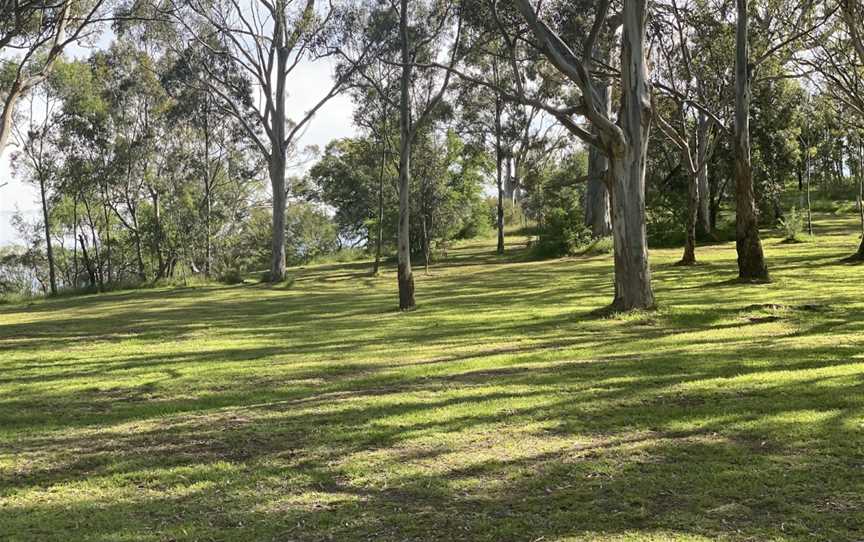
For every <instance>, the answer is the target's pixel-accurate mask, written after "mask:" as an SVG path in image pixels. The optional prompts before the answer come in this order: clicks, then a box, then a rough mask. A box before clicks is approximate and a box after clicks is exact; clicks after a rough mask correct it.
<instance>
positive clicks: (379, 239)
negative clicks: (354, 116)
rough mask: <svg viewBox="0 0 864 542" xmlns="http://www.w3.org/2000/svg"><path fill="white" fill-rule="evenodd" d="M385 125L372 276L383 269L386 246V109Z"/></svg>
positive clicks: (385, 113)
mask: <svg viewBox="0 0 864 542" xmlns="http://www.w3.org/2000/svg"><path fill="white" fill-rule="evenodd" d="M383 111H384V113H383V115H382V116H383V118H384V123H383V126H382V128H381V166H380V167H379V169H378V231H377V233H376V235H375V266H374V267H373V268H372V274H373V275H377V274H378V270H379V269H380V267H381V249H382V246H383V245H384V168H385V167H386V163H387V143H386V141H387V124H386V119H387V109H386V108H384V110H383Z"/></svg>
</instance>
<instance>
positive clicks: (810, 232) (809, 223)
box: [806, 152, 813, 236]
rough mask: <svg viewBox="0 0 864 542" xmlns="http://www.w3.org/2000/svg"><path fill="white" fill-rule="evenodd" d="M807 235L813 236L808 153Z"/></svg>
mask: <svg viewBox="0 0 864 542" xmlns="http://www.w3.org/2000/svg"><path fill="white" fill-rule="evenodd" d="M806 194H807V234H808V235H811V236H812V235H813V213H812V212H811V210H810V153H809V152H808V153H807V190H806Z"/></svg>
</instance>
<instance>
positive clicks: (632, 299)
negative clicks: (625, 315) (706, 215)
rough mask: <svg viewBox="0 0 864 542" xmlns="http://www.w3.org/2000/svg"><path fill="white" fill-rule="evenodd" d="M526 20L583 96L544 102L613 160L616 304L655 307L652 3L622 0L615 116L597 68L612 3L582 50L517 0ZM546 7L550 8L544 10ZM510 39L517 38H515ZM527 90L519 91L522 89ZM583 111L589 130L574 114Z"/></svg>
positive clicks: (597, 14)
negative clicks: (648, 222) (650, 180)
mask: <svg viewBox="0 0 864 542" xmlns="http://www.w3.org/2000/svg"><path fill="white" fill-rule="evenodd" d="M516 5H517V7H518V9H519V13H520V14H521V16H522V18H523V19H524V20H525V21H526V22H527V24H528V28H529V31H530V32H531V35H533V38H534V45H535V46H536V47H537V49H538V50H539V51H540V52H541V53H542V54H543V56H544V57H545V58H546V59H547V60H548V61H549V63H550V64H551V65H552V66H553V67H554V70H555V71H554V73H551V74H549V75H548V76H556V77H563V78H565V79H566V80H567V82H569V83H570V84H572V85H573V87H575V90H576V91H577V92H578V97H576V98H572V97H571V98H570V99H569V100H564V102H565V103H564V104H563V106H562V105H558V106H547V110H549V111H551V112H553V113H554V114H555V116H556V118H557V119H558V120H559V121H560V122H561V123H562V124H563V125H564V126H565V127H567V129H568V130H570V132H571V133H572V134H573V135H574V136H576V137H578V138H580V139H582V140H583V141H585V142H586V143H588V144H589V145H594V146H596V147H597V148H598V149H600V150H601V152H603V153H604V154H605V155H606V157H607V158H608V160H609V172H608V182H609V186H610V188H611V195H612V230H613V238H614V259H615V298H614V300H613V302H612V308H613V309H614V310H632V309H642V308H650V307H653V306H654V291H653V288H652V286H651V270H650V266H649V263H648V243H647V236H646V230H645V155H646V152H647V148H648V137H649V132H650V128H651V118H652V106H651V82H650V79H649V76H648V62H647V53H648V51H647V46H646V20H647V15H648V4H647V2H645V1H642V0H634V1H627V2H624V4H623V8H622V10H621V12H620V14H617V15H616V18H618V17H620V20H621V21H622V30H621V42H620V43H621V45H620V54H621V60H620V75H621V78H620V81H621V86H620V111H619V114H618V118H617V120H615V119H613V118H612V117H611V116H610V115H608V111H605V110H604V108H603V107H602V106H601V103H600V99H599V97H598V89H597V88H596V86H595V81H594V78H593V77H592V74H593V73H595V72H596V71H597V62H596V61H595V58H594V51H595V46H596V44H597V40H598V37H599V35H600V33H601V31H602V30H603V28H604V26H605V25H606V24H607V22H608V20H609V18H610V17H609V16H610V8H611V2H610V1H608V0H599V1H598V2H596V3H595V5H594V6H593V10H592V12H591V13H592V22H591V23H590V24H589V25H587V27H586V28H587V30H586V31H585V33H584V40H583V43H582V49H581V51H580V52H579V53H577V52H575V51H574V50H573V49H571V48H570V47H569V46H568V45H567V43H566V42H565V41H564V40H563V39H562V37H561V34H560V32H559V31H556V30H555V29H554V28H553V27H552V26H550V25H549V24H548V23H547V22H546V19H547V18H548V17H551V16H552V15H554V14H553V13H549V12H548V11H547V12H542V11H540V10H539V8H537V7H535V6H534V5H533V4H532V2H531V0H516ZM546 9H547V10H548V9H549V8H546ZM509 39H511V40H512V39H514V38H513V37H510V38H509ZM523 89H524V86H523V88H521V89H519V91H520V93H523V94H524V92H523ZM576 115H580V116H585V117H586V118H587V119H588V121H589V122H590V124H591V127H590V129H586V128H584V127H583V126H581V125H580V124H579V123H578V122H577V121H576V119H574V116H576Z"/></svg>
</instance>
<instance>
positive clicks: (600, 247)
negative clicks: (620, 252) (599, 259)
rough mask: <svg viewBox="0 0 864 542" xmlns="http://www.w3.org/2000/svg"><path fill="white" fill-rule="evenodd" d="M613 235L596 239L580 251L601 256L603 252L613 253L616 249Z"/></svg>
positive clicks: (588, 254) (584, 253) (587, 254)
mask: <svg viewBox="0 0 864 542" xmlns="http://www.w3.org/2000/svg"><path fill="white" fill-rule="evenodd" d="M614 246H615V245H614V243H613V241H612V237H600V238H597V239H594V240H593V241H591V242H590V243H588V246H586V247H584V248H583V249H582V250H580V251H579V253H580V254H582V255H584V256H600V255H603V254H612V251H613V249H614Z"/></svg>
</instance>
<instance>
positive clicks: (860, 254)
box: [856, 142, 864, 259]
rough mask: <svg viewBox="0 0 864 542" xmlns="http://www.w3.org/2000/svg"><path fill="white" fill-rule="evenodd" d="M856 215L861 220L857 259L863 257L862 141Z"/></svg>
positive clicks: (859, 145) (863, 168)
mask: <svg viewBox="0 0 864 542" xmlns="http://www.w3.org/2000/svg"><path fill="white" fill-rule="evenodd" d="M858 216H859V218H860V220H861V242H860V243H859V244H858V253H857V254H856V256H857V257H858V258H859V259H864V143H861V142H859V143H858Z"/></svg>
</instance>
